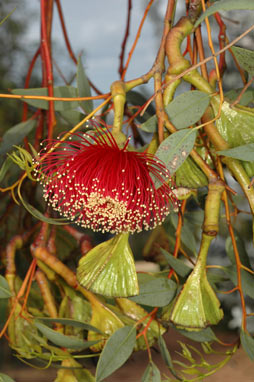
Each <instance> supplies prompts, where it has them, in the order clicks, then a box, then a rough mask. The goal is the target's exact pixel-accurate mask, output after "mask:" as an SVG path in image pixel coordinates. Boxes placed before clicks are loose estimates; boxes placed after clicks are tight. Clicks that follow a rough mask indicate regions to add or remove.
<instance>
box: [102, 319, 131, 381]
mask: <svg viewBox="0 0 254 382" xmlns="http://www.w3.org/2000/svg"><path fill="white" fill-rule="evenodd" d="M135 342H136V329H135V328H134V327H132V326H125V327H123V328H120V329H118V330H117V331H116V332H115V333H114V334H113V335H112V336H111V337H110V338H109V339H108V340H107V342H106V345H105V347H104V349H103V351H102V353H101V355H100V358H99V361H98V366H97V370H96V376H95V379H96V382H101V381H103V380H104V379H105V378H106V377H108V376H109V375H111V374H112V373H113V372H114V371H115V370H117V369H118V368H119V367H120V366H122V365H123V364H124V363H125V361H127V359H128V358H129V357H130V355H131V353H132V351H133V348H134V346H135Z"/></svg>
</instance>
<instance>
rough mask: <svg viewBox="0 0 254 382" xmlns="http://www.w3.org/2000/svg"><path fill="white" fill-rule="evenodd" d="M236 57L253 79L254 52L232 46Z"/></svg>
mask: <svg viewBox="0 0 254 382" xmlns="http://www.w3.org/2000/svg"><path fill="white" fill-rule="evenodd" d="M231 49H232V50H233V53H234V55H235V56H236V59H237V61H238V62H239V64H240V66H241V67H242V68H243V69H244V70H246V72H248V73H249V75H250V76H251V77H252V76H254V52H253V50H249V49H243V48H239V47H237V46H232V48H231Z"/></svg>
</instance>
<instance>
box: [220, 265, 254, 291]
mask: <svg viewBox="0 0 254 382" xmlns="http://www.w3.org/2000/svg"><path fill="white" fill-rule="evenodd" d="M223 271H224V272H225V273H226V274H227V275H228V276H229V278H230V280H231V281H232V282H233V284H234V285H235V286H237V285H238V282H237V272H236V268H235V267H233V266H232V267H224V268H223ZM241 278H242V289H243V293H244V294H247V295H248V296H250V297H251V298H254V289H253V285H254V276H253V275H252V274H251V273H249V272H247V271H245V270H243V269H242V270H241Z"/></svg>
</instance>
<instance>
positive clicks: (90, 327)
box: [36, 317, 103, 334]
mask: <svg viewBox="0 0 254 382" xmlns="http://www.w3.org/2000/svg"><path fill="white" fill-rule="evenodd" d="M36 320H40V321H43V322H46V323H47V322H49V323H51V322H59V323H60V324H63V325H69V326H74V327H75V328H81V329H84V330H90V331H92V332H96V333H100V334H103V333H102V332H101V331H100V330H99V329H97V328H95V327H94V326H93V325H90V324H87V323H86V322H82V321H78V320H72V319H69V318H50V317H36Z"/></svg>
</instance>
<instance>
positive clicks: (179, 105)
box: [165, 90, 210, 130]
mask: <svg viewBox="0 0 254 382" xmlns="http://www.w3.org/2000/svg"><path fill="white" fill-rule="evenodd" d="M209 102H210V95H209V94H207V93H203V92H200V91H199V90H191V91H187V92H185V93H183V94H181V95H179V96H178V97H176V98H175V99H174V100H173V101H172V102H170V103H169V104H168V105H167V106H166V108H165V110H166V112H167V114H168V116H169V119H170V121H171V122H172V124H173V125H174V126H175V128H176V129H178V130H180V129H185V128H186V127H189V126H192V125H193V124H194V123H196V122H197V121H199V120H200V118H201V117H202V115H203V114H204V112H205V111H206V109H207V107H208V105H209Z"/></svg>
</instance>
